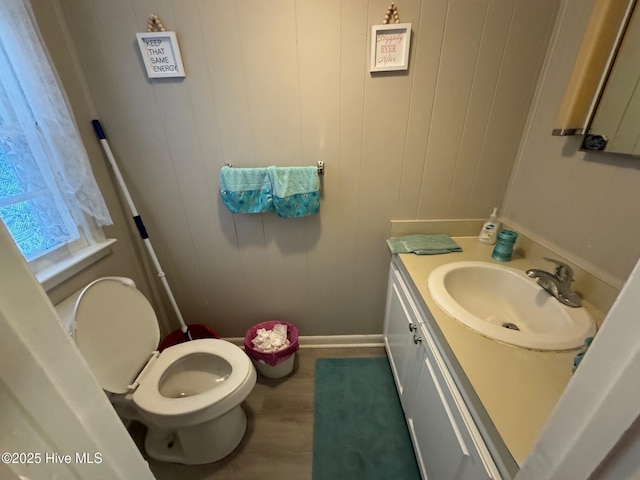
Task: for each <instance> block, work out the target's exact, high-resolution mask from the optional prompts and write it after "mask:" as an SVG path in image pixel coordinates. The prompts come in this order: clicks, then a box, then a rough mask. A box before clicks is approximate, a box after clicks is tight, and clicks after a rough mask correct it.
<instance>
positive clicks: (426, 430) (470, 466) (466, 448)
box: [408, 325, 499, 480]
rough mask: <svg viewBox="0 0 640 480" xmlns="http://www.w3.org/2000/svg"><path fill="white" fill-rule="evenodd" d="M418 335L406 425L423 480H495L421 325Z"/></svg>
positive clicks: (440, 362) (445, 372)
mask: <svg viewBox="0 0 640 480" xmlns="http://www.w3.org/2000/svg"><path fill="white" fill-rule="evenodd" d="M420 333H421V335H420V338H421V339H422V342H421V343H420V345H419V346H418V347H417V348H419V349H421V351H422V354H421V362H422V363H421V368H420V371H419V373H418V378H417V385H416V387H415V393H414V399H413V406H414V408H413V409H412V411H411V412H410V418H409V422H408V423H409V425H410V428H412V429H413V430H414V432H413V433H414V437H415V446H416V453H417V457H418V463H419V465H420V468H421V469H422V473H423V476H424V478H426V479H429V480H440V479H451V480H453V479H455V480H482V479H492V478H499V475H498V474H497V471H496V472H490V470H491V469H490V467H489V466H488V465H487V464H485V461H484V460H483V458H482V455H481V454H480V452H479V443H478V441H479V442H482V439H481V438H479V433H477V436H478V438H475V437H474V433H472V431H471V430H470V425H469V423H468V422H469V419H470V414H469V412H468V410H467V409H466V405H464V402H463V400H462V398H461V396H460V392H459V391H458V390H457V387H456V386H455V384H454V383H453V379H452V378H451V376H450V374H449V372H448V371H447V370H446V366H445V364H444V362H443V361H442V358H441V357H440V355H439V353H438V351H437V350H435V348H436V347H435V345H434V344H433V342H432V340H431V338H430V336H429V333H428V331H427V328H426V326H424V325H422V326H421V329H420ZM471 421H472V420H471ZM474 427H475V424H474ZM487 454H488V452H487ZM494 470H495V467H494Z"/></svg>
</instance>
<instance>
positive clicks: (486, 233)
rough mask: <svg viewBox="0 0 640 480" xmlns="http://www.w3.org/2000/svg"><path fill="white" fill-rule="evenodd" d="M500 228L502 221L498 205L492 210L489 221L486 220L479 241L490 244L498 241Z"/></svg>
mask: <svg viewBox="0 0 640 480" xmlns="http://www.w3.org/2000/svg"><path fill="white" fill-rule="evenodd" d="M498 230H500V222H499V221H498V207H493V212H491V215H489V218H488V219H487V221H485V222H484V225H483V226H482V230H480V234H479V235H478V241H479V242H482V243H486V244H488V245H493V244H494V243H496V237H497V235H498Z"/></svg>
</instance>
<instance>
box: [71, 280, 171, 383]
mask: <svg viewBox="0 0 640 480" xmlns="http://www.w3.org/2000/svg"><path fill="white" fill-rule="evenodd" d="M73 319H74V320H73V321H74V323H75V328H74V330H75V332H74V337H75V341H76V345H77V346H78V350H80V353H82V356H83V357H84V358H85V360H86V361H87V363H88V364H89V368H90V369H91V371H92V372H93V374H94V375H95V377H96V379H97V380H98V383H99V384H100V386H101V387H102V389H103V390H105V391H107V392H109V393H126V392H127V391H128V386H129V384H130V383H131V382H132V381H133V379H134V378H135V377H136V375H138V373H139V372H140V371H141V370H142V368H143V367H144V366H145V364H146V363H147V362H148V361H149V357H150V356H151V352H153V351H154V350H156V348H157V347H158V342H159V341H160V329H159V328H158V320H157V318H156V314H155V312H154V311H153V308H152V307H151V304H150V303H149V301H148V300H147V299H146V297H145V296H144V295H143V294H142V292H140V291H139V290H138V289H137V288H136V287H135V283H134V282H133V281H132V280H130V279H128V278H124V277H103V278H99V279H98V280H95V281H93V282H91V283H90V284H89V285H87V286H86V287H85V288H84V289H83V290H82V291H81V292H80V294H79V295H78V299H77V300H76V303H75V306H74V317H73ZM132 319H135V321H132Z"/></svg>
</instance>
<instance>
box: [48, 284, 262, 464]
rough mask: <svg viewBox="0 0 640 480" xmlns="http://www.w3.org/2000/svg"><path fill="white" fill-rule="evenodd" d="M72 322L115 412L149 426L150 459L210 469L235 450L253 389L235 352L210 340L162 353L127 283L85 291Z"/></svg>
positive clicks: (251, 372) (246, 364)
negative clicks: (204, 465) (209, 465)
mask: <svg viewBox="0 0 640 480" xmlns="http://www.w3.org/2000/svg"><path fill="white" fill-rule="evenodd" d="M59 311H61V310H60V309H59ZM73 321H74V322H75V323H74V324H75V335H74V337H75V340H76V344H77V346H78V348H79V350H80V352H81V353H82V354H83V356H84V357H85V359H86V360H87V363H88V364H89V367H90V368H91V370H92V371H93V373H94V375H95V376H96V378H97V380H98V382H99V383H100V385H101V386H102V388H103V389H104V390H105V391H106V392H107V393H108V394H109V397H110V399H111V401H112V403H113V405H114V407H115V409H116V411H117V412H118V413H119V414H120V416H121V417H124V418H127V419H135V420H139V421H141V422H142V423H144V424H145V425H146V426H147V436H146V439H145V449H146V451H147V453H148V454H149V456H151V457H153V458H155V459H157V460H160V461H170V462H177V463H184V464H190V465H191V464H202V463H211V462H215V461H217V460H220V459H221V458H223V457H225V456H227V455H229V454H230V453H231V452H232V451H233V450H234V449H235V448H236V447H237V446H238V444H239V443H240V441H241V440H242V438H243V436H244V433H245V431H246V426H247V419H246V415H245V413H244V411H243V410H242V408H241V407H240V404H241V403H242V401H244V399H245V398H246V397H247V395H248V394H249V393H250V392H251V390H252V389H253V387H254V385H255V383H256V372H255V369H254V367H253V365H252V363H251V360H250V359H249V357H247V356H246V355H245V353H244V352H243V351H242V350H241V349H240V348H239V347H237V346H235V345H233V344H232V343H229V342H226V341H224V340H218V339H212V338H207V339H199V340H193V341H190V342H185V343H181V344H178V345H174V346H172V347H169V348H167V349H165V350H163V351H162V352H160V353H159V352H158V351H157V350H156V348H157V345H158V341H159V338H160V333H159V329H158V323H157V319H156V316H155V313H154V312H153V309H152V308H151V305H150V304H149V302H148V301H147V299H146V298H145V297H144V295H142V293H140V291H138V290H137V289H136V288H135V284H134V282H133V281H132V280H130V279H127V278H124V277H105V278H100V279H98V280H96V281H94V282H92V283H90V284H89V285H87V286H86V287H85V288H84V289H83V290H82V291H81V292H79V293H78V294H77V299H76V300H75V306H74V308H73Z"/></svg>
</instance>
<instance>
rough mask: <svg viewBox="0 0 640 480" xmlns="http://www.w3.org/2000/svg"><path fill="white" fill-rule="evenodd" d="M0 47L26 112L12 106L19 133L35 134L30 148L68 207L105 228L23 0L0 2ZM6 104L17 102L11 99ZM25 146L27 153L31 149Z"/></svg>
mask: <svg viewBox="0 0 640 480" xmlns="http://www.w3.org/2000/svg"><path fill="white" fill-rule="evenodd" d="M0 47H1V48H2V50H4V53H5V55H6V58H7V59H8V61H9V63H10V65H3V66H0V68H3V69H10V70H12V71H13V73H14V74H15V77H16V78H17V79H18V81H19V88H20V89H21V91H22V97H23V98H24V101H26V104H27V110H26V111H25V109H23V108H21V109H19V108H15V107H14V111H16V114H17V117H18V121H19V122H20V123H21V124H22V128H23V130H25V131H28V130H31V131H34V130H35V132H36V137H37V140H36V141H37V142H38V143H40V145H38V146H35V149H36V150H40V151H42V152H44V154H45V155H44V157H45V159H46V162H47V163H48V166H49V169H50V171H51V174H52V176H53V179H54V181H55V184H56V186H57V188H58V190H59V191H60V193H61V195H62V197H63V199H64V200H65V202H66V203H67V205H68V206H70V207H73V206H80V208H81V209H82V210H83V211H84V212H85V213H87V214H89V215H91V216H92V217H94V218H95V220H96V223H97V224H98V225H100V226H102V225H110V224H111V223H112V221H111V217H110V215H109V211H108V210H107V206H106V205H105V203H104V199H103V198H102V194H101V193H100V190H99V188H98V185H97V183H96V181H95V178H94V176H93V172H92V170H91V166H90V164H89V159H88V157H87V152H86V150H85V148H84V145H83V144H82V141H81V140H80V135H79V133H78V130H77V127H76V125H75V121H74V119H73V115H72V113H71V111H70V109H69V106H68V104H67V101H66V96H65V94H64V92H63V91H62V88H61V87H60V84H59V81H58V77H57V74H56V72H55V69H54V67H53V65H52V63H51V61H50V59H49V56H48V53H47V50H46V48H45V46H44V43H43V41H42V38H41V36H40V33H39V31H38V28H37V26H36V23H35V20H34V17H33V12H32V10H31V5H30V3H29V0H0ZM3 76H4V75H0V82H3V83H5V82H4V81H3V80H2V77H3ZM9 83H10V82H9ZM12 88H15V86H13V87H12V86H11V85H5V90H6V91H7V92H11V91H12ZM11 100H12V101H14V100H15V101H19V99H18V98H16V96H14V95H12V97H11ZM18 111H20V113H18ZM34 121H35V125H34ZM34 127H35V128H34ZM31 140H32V139H30V141H29V143H31ZM30 146H31V147H32V150H33V149H34V146H33V145H30Z"/></svg>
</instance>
